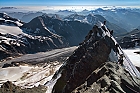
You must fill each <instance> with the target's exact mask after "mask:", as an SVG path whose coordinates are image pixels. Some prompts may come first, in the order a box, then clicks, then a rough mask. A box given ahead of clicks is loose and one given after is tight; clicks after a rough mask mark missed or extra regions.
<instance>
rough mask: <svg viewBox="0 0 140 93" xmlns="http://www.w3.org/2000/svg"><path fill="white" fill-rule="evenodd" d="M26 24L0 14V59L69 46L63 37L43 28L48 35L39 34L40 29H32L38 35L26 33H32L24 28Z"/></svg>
mask: <svg viewBox="0 0 140 93" xmlns="http://www.w3.org/2000/svg"><path fill="white" fill-rule="evenodd" d="M23 24H24V23H23V22H21V21H20V20H18V19H15V18H12V17H10V16H8V15H7V14H5V13H0V52H1V53H0V55H1V56H0V59H3V58H6V57H9V56H17V55H19V53H20V54H25V53H36V52H41V51H47V50H50V49H54V48H62V47H65V46H68V44H67V43H66V41H65V39H63V37H61V36H59V35H56V34H54V33H52V32H51V33H50V31H49V30H46V28H44V29H43V28H42V29H43V30H44V31H46V33H47V32H48V33H47V34H48V35H43V33H42V34H37V33H38V32H39V31H40V29H37V28H36V29H32V30H33V31H35V33H36V34H33V33H32V34H31V33H30V34H29V33H24V32H25V29H26V31H27V32H30V31H32V30H31V29H27V28H23V27H22V25H23Z"/></svg>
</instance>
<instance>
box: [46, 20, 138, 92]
mask: <svg viewBox="0 0 140 93" xmlns="http://www.w3.org/2000/svg"><path fill="white" fill-rule="evenodd" d="M122 55H123V57H122V58H123V61H119V60H121V56H122ZM118 62H119V63H118ZM121 62H122V63H121ZM135 77H137V78H135ZM138 78H140V73H139V72H138V70H137V69H136V67H135V66H134V65H133V64H132V63H131V61H130V60H129V58H128V57H127V55H125V54H124V53H123V51H122V49H121V47H120V46H119V45H118V43H117V42H116V40H115V39H114V38H113V36H112V35H111V34H110V32H109V30H108V29H107V28H106V26H105V25H103V24H102V23H101V22H98V23H97V24H96V25H95V26H94V27H93V29H92V30H91V31H90V32H89V33H88V35H87V36H86V38H85V40H84V42H83V43H82V44H81V45H80V46H79V47H78V49H76V50H75V51H74V53H73V54H72V55H71V56H70V57H69V58H68V59H67V61H66V62H65V63H64V64H63V65H62V66H61V67H60V69H59V70H58V71H57V72H56V73H55V75H54V76H53V78H52V80H51V81H50V82H48V83H46V86H47V85H49V84H51V85H52V86H51V87H53V90H52V93H77V92H78V93H104V92H108V93H112V92H113V93H120V92H121V93H126V92H127V93H132V92H133V91H135V92H138V91H139V90H140V88H139V86H140V85H139V84H140V80H139V79H138ZM53 85H54V86H53ZM48 88H50V87H48ZM48 90H50V89H48ZM49 93H50V92H49Z"/></svg>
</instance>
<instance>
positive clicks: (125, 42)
mask: <svg viewBox="0 0 140 93" xmlns="http://www.w3.org/2000/svg"><path fill="white" fill-rule="evenodd" d="M116 39H117V41H118V42H119V44H120V45H121V47H122V48H134V47H138V46H140V28H139V27H138V28H137V29H134V30H132V31H131V32H129V33H126V34H123V35H121V36H118V37H117V38H116Z"/></svg>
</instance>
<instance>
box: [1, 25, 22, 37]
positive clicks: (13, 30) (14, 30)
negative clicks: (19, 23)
mask: <svg viewBox="0 0 140 93" xmlns="http://www.w3.org/2000/svg"><path fill="white" fill-rule="evenodd" d="M0 32H1V33H4V34H6V33H9V34H12V35H18V34H23V32H22V30H21V29H20V28H19V27H16V26H6V25H0Z"/></svg>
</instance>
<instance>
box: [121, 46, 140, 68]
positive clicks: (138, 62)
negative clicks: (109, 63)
mask: <svg viewBox="0 0 140 93" xmlns="http://www.w3.org/2000/svg"><path fill="white" fill-rule="evenodd" d="M123 51H124V52H125V53H126V54H127V56H128V57H129V59H130V60H131V62H132V63H133V64H134V65H135V66H138V67H140V54H136V53H134V52H138V51H140V48H136V49H123Z"/></svg>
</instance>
